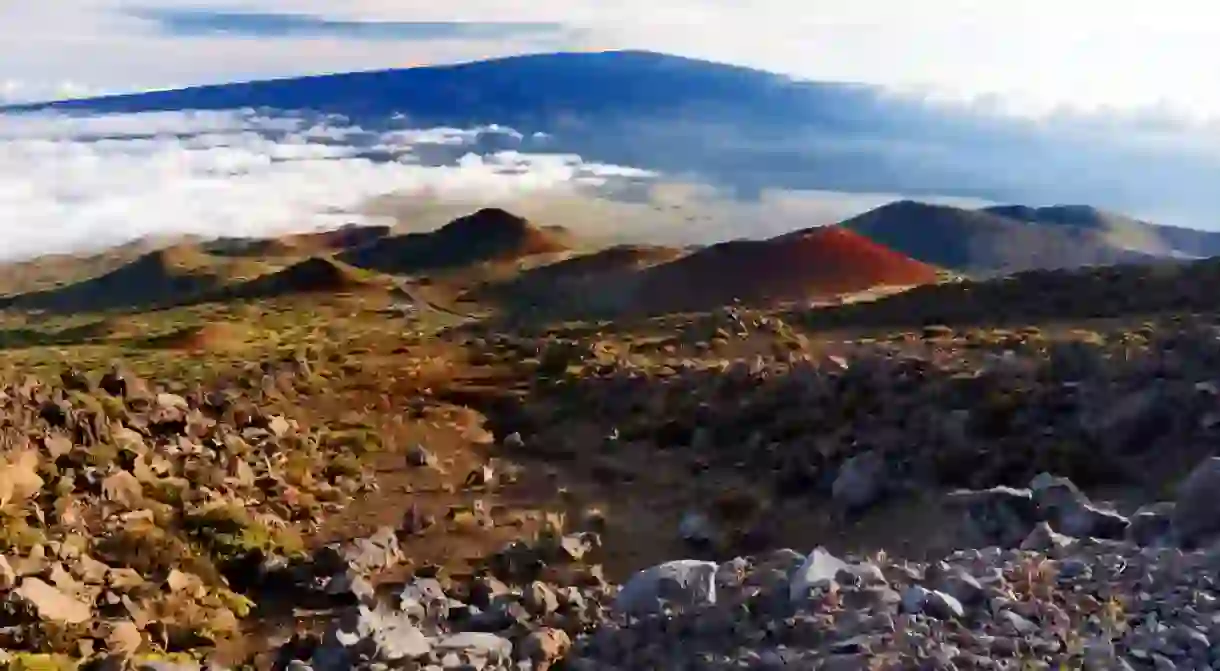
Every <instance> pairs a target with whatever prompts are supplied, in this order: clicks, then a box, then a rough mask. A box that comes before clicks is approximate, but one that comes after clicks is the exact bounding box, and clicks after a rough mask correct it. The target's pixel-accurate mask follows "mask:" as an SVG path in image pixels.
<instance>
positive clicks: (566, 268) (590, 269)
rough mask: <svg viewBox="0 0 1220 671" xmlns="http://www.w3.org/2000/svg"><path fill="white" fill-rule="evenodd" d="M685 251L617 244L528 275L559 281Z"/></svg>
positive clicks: (666, 258) (639, 264) (647, 263)
mask: <svg viewBox="0 0 1220 671" xmlns="http://www.w3.org/2000/svg"><path fill="white" fill-rule="evenodd" d="M683 253H684V252H683V251H682V250H681V249H677V248H675V247H663V246H654V245H616V246H614V247H609V248H607V249H603V250H601V251H597V252H594V253H592V254H586V255H584V256H577V257H574V258H570V259H566V260H563V261H560V262H558V263H552V264H550V265H546V266H542V267H540V268H536V269H534V270H533V271H531V272H530V273H528V275H527V276H528V277H529V278H530V279H537V280H547V281H556V280H564V279H571V278H581V277H589V276H591V275H600V274H602V273H613V272H619V271H624V270H638V269H640V268H645V267H648V266H652V265H655V264H658V263H665V262H667V261H673V260H674V259H676V258H678V257H680V256H682V254H683Z"/></svg>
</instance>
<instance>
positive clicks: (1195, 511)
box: [1172, 457, 1220, 547]
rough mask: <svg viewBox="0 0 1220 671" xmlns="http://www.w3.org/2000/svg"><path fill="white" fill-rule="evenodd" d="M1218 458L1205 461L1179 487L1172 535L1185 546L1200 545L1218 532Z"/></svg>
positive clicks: (1219, 504) (1219, 522) (1219, 478)
mask: <svg viewBox="0 0 1220 671" xmlns="http://www.w3.org/2000/svg"><path fill="white" fill-rule="evenodd" d="M1217 492H1220V457H1210V458H1208V459H1205V460H1204V461H1203V462H1202V463H1200V464H1199V465H1198V466H1195V469H1194V470H1193V471H1191V472H1190V475H1188V476H1187V477H1186V479H1185V480H1184V481H1183V482H1182V484H1181V485H1179V486H1178V496H1177V499H1176V500H1175V501H1174V509H1173V517H1172V524H1173V534H1174V536H1175V537H1176V539H1177V541H1178V542H1179V543H1181V544H1182V545H1185V546H1187V547H1195V546H1198V545H1202V544H1203V543H1205V542H1206V541H1207V540H1208V539H1209V538H1211V537H1212V536H1214V535H1216V534H1217V533H1218V532H1220V496H1218V495H1217Z"/></svg>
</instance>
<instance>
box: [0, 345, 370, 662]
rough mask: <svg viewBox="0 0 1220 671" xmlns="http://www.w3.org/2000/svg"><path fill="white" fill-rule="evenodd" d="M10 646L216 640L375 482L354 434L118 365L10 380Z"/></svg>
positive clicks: (5, 635)
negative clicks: (262, 587) (263, 579)
mask: <svg viewBox="0 0 1220 671" xmlns="http://www.w3.org/2000/svg"><path fill="white" fill-rule="evenodd" d="M0 418H2V420H3V421H2V425H0V445H2V446H3V447H2V449H0V518H2V522H3V524H2V525H0V601H2V602H3V603H4V607H5V609H6V620H5V625H4V627H3V629H2V630H0V648H3V649H4V650H7V651H16V652H20V651H25V652H41V653H64V654H67V655H70V656H72V657H76V658H91V657H94V656H97V655H119V656H123V657H131V656H136V655H140V654H145V653H153V652H165V651H177V650H195V649H206V648H209V647H211V646H212V645H213V644H214V643H215V642H216V641H218V640H220V639H222V638H224V637H226V636H228V635H230V634H233V633H234V632H235V631H236V630H237V629H238V625H239V620H240V619H241V618H243V617H245V616H246V615H248V614H249V613H250V611H251V609H252V608H253V606H254V603H253V602H252V601H251V600H250V599H249V598H247V596H245V595H243V594H242V592H246V593H249V594H253V592H252V591H251V590H253V589H255V588H256V587H258V585H257V584H254V583H256V582H257V581H252V580H250V577H251V573H250V572H249V571H248V570H246V569H247V567H248V566H251V565H253V566H257V565H258V564H259V563H262V562H270V561H273V560H275V558H277V557H287V556H291V555H294V554H297V553H299V552H301V551H302V550H303V546H302V541H301V538H300V536H299V535H298V530H300V529H303V528H304V527H307V526H308V525H309V524H310V523H311V522H312V521H316V520H317V519H318V518H319V517H320V516H321V515H322V514H323V513H325V512H326V511H328V510H330V509H333V508H335V507H337V506H338V505H339V504H340V503H341V502H343V501H344V500H346V499H349V498H350V497H352V496H355V495H359V494H360V492H361V491H362V490H363V489H364V488H366V487H367V486H368V485H367V482H368V480H367V479H365V477H364V473H363V470H362V467H361V466H360V463H359V461H358V459H356V458H355V456H354V452H353V450H354V449H355V448H354V447H353V445H354V442H356V441H355V440H354V437H353V436H351V435H347V434H331V433H326V432H319V431H314V430H308V429H306V428H304V427H301V426H299V425H298V424H297V423H296V422H295V421H292V420H289V419H287V418H286V417H284V416H283V415H279V414H273V413H272V412H270V411H268V410H266V409H264V408H262V407H260V406H259V405H257V404H255V403H254V402H252V401H251V400H250V399H249V398H248V397H247V396H244V395H243V394H242V393H240V392H237V391H233V390H219V391H211V392H205V391H204V390H193V391H188V392H186V393H184V394H181V395H180V394H175V393H169V392H168V391H164V390H158V389H157V388H155V387H154V385H152V384H150V383H148V382H146V381H144V380H141V379H139V378H137V377H135V376H134V375H131V374H130V373H125V372H123V371H121V370H117V369H116V370H112V371H110V372H108V373H106V374H105V375H104V376H102V377H101V378H100V379H98V380H97V382H96V384H95V383H94V382H93V381H92V380H91V379H90V377H89V376H86V375H83V374H80V373H76V372H71V371H70V372H68V373H66V374H65V375H64V376H63V379H62V380H60V381H55V382H48V381H44V380H39V379H36V378H32V377H31V378H24V379H22V380H19V381H13V382H10V383H8V384H5V385H4V386H2V387H0Z"/></svg>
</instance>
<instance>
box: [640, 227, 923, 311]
mask: <svg viewBox="0 0 1220 671" xmlns="http://www.w3.org/2000/svg"><path fill="white" fill-rule="evenodd" d="M939 278H940V274H939V272H938V270H937V269H936V268H934V267H932V266H930V265H928V264H926V263H921V262H919V261H916V260H914V259H911V258H909V257H906V256H904V255H902V254H900V253H898V252H896V251H894V250H891V249H888V248H886V247H884V246H882V245H880V244H877V243H875V242H872V241H870V240H868V239H867V238H865V237H863V236H861V235H859V234H857V233H854V232H852V231H850V230H848V229H846V228H842V227H839V226H828V227H817V228H809V229H804V230H799V231H794V232H792V233H787V234H784V235H781V236H778V237H774V238H770V239H767V240H734V241H730V242H724V243H720V244H717V245H712V246H710V247H707V248H704V249H702V250H699V251H697V252H695V253H693V254H690V255H688V256H684V257H682V258H680V259H676V260H674V261H671V262H669V263H664V264H661V265H658V266H654V267H652V268H649V269H646V270H644V271H643V272H642V274H641V278H640V283H639V286H638V293H637V297H638V302H639V306H640V307H642V308H643V310H644V311H646V312H650V313H662V312H673V311H697V310H705V309H714V308H716V307H720V306H722V305H726V304H730V303H734V302H738V301H739V302H741V303H743V304H747V305H757V306H766V305H775V304H779V303H784V302H789V301H800V300H809V299H817V298H828V297H833V296H837V295H842V294H848V293H854V292H859V291H864V290H866V289H870V288H874V287H878V286H909V285H918V284H927V283H932V282H936V281H937V280H938V279H939Z"/></svg>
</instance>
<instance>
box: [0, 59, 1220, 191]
mask: <svg viewBox="0 0 1220 671" xmlns="http://www.w3.org/2000/svg"><path fill="white" fill-rule="evenodd" d="M199 109H205V110H236V109H254V110H258V111H259V112H260V114H271V115H274V114H276V113H280V112H285V111H306V112H312V113H317V114H319V115H324V114H338V115H343V116H344V117H345V118H347V119H349V120H350V121H351V122H352V123H353V124H357V125H359V126H360V127H361V128H364V129H366V130H368V131H370V132H374V133H375V132H378V131H379V130H385V129H398V128H402V127H404V124H408V125H409V126H410V127H414V128H428V127H438V126H449V127H461V128H471V127H477V126H484V125H488V124H499V125H501V126H507V127H511V128H513V129H515V130H517V131H519V132H520V133H521V134H522V138H521V139H519V140H517V141H516V143H515V144H512V145H511V146H512V148H518V147H523V148H524V149H526V150H530V149H540V150H545V151H548V152H557V153H571V154H578V155H580V156H581V157H582V158H583V159H585V160H586V161H594V162H601V163H613V164H616V165H626V166H633V167H637V168H644V169H649V170H654V171H658V172H661V173H663V174H670V175H680V176H682V178H683V179H684V180H689V181H692V182H698V183H708V184H712V185H715V186H725V187H731V189H732V193H735V194H737V195H738V197H740V198H742V199H750V198H753V197H755V196H757V195H758V194H760V193H761V192H762V191H763V190H764V189H785V188H791V189H819V190H836V191H848V192H870V193H894V194H904V195H908V196H911V197H922V196H928V195H934V194H935V195H950V196H968V197H977V198H983V199H986V200H988V201H991V202H1089V203H1097V204H1099V205H1102V206H1105V207H1107V208H1112V209H1117V210H1120V211H1121V210H1136V209H1138V210H1140V211H1149V210H1156V209H1160V207H1161V206H1165V207H1171V209H1174V210H1175V211H1177V212H1182V211H1190V212H1201V213H1211V212H1215V211H1217V210H1220V195H1218V194H1217V193H1216V191H1215V189H1214V188H1213V183H1212V175H1214V174H1215V172H1216V170H1217V169H1218V168H1220V166H1218V165H1217V161H1216V160H1214V159H1213V157H1203V156H1197V155H1192V154H1186V153H1182V152H1177V151H1174V150H1171V149H1169V148H1165V149H1159V148H1153V149H1149V148H1148V147H1147V146H1144V145H1141V144H1139V143H1135V144H1130V145H1128V144H1124V143H1123V142H1121V141H1120V140H1122V134H1116V133H1114V132H1113V130H1112V129H1111V130H1107V129H1104V128H1099V129H1096V132H1083V131H1089V130H1092V129H1089V128H1086V129H1083V131H1082V128H1081V127H1080V125H1079V124H1076V125H1072V124H1057V123H1055V122H1048V123H1041V124H1034V123H1029V122H1025V121H1021V120H1017V119H1011V118H1002V117H999V116H994V115H986V114H981V113H977V112H975V111H970V110H967V109H957V108H947V107H942V106H935V105H929V104H926V103H925V102H924V101H922V100H919V99H915V98H910V97H904V96H900V95H894V94H893V92H891V91H887V90H885V89H882V88H879V87H874V86H868V85H861V84H845V83H831V82H811V81H798V80H795V79H793V78H790V77H786V76H782V75H779V74H775V73H771V72H765V71H760V70H755V69H750V68H744V67H737V66H733V65H727V64H723V63H713V62H708V61H701V60H695V59H690V58H682V57H677V56H671V55H666V54H659V53H652V52H644V51H613V52H603V53H587V52H582V53H550V54H531V55H524V56H515V57H510V58H501V59H494V60H487V61H479V62H472V63H461V64H456V65H444V66H429V67H420V68H410V69H398V70H382V71H375V72H356V73H342V74H328V75H319V76H311V77H300V78H293V79H278V80H269V81H256V82H243V83H232V84H222V85H214V86H201V87H193V88H187V89H180V90H172V91H156V92H148V93H141V94H133V95H123V96H110V97H104V98H94V99H87V100H73V101H61V102H56V103H50V104H40V105H27V106H23V107H10V108H7V111H10V112H12V111H33V110H54V111H59V112H65V113H72V114H94V113H128V112H147V111H166V110H199ZM3 111H5V110H0V112H3ZM536 133H543V134H545V136H544V137H542V138H541V139H539V138H536V137H535V134H536ZM482 141H483V140H482V139H481V140H480V142H482ZM493 141H494V142H500V141H504V140H503V138H500V139H492V138H490V137H489V138H487V139H486V142H488V143H491V142H493ZM1137 145H1138V146H1137ZM488 148H490V145H487V146H482V147H480V149H488ZM375 153H376V152H373V151H372V150H370V156H373V157H374V159H375V160H376V156H375ZM383 158H384V157H383ZM1154 201H1155V202H1154Z"/></svg>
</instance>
